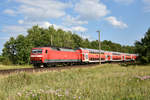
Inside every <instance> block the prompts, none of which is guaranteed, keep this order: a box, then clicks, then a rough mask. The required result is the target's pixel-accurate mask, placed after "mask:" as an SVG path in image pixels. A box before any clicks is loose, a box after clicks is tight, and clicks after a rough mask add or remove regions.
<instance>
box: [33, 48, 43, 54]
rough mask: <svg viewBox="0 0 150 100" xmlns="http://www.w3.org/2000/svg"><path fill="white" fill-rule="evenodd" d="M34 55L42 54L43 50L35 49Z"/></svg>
mask: <svg viewBox="0 0 150 100" xmlns="http://www.w3.org/2000/svg"><path fill="white" fill-rule="evenodd" d="M32 53H40V54H41V53H42V49H33V50H32Z"/></svg>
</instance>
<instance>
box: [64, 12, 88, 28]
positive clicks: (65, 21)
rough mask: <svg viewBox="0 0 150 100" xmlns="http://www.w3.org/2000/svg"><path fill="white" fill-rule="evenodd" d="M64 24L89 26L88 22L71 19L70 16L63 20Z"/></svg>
mask: <svg viewBox="0 0 150 100" xmlns="http://www.w3.org/2000/svg"><path fill="white" fill-rule="evenodd" d="M63 21H64V24H65V25H68V26H71V25H83V24H88V21H84V20H80V19H79V16H78V17H75V18H74V17H71V16H70V15H67V16H66V17H65V18H63Z"/></svg>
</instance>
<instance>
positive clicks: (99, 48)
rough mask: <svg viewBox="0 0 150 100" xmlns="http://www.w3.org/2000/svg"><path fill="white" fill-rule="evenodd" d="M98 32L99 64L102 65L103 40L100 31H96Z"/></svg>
mask: <svg viewBox="0 0 150 100" xmlns="http://www.w3.org/2000/svg"><path fill="white" fill-rule="evenodd" d="M96 32H98V37H99V64H100V65H101V40H100V31H99V30H98V31H96Z"/></svg>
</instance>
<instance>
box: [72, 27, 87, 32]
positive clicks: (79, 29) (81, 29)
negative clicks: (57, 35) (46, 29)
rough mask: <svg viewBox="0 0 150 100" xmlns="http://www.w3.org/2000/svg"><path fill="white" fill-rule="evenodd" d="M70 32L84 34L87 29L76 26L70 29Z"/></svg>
mask: <svg viewBox="0 0 150 100" xmlns="http://www.w3.org/2000/svg"><path fill="white" fill-rule="evenodd" d="M72 31H75V32H85V31H87V28H84V27H82V26H76V27H72Z"/></svg>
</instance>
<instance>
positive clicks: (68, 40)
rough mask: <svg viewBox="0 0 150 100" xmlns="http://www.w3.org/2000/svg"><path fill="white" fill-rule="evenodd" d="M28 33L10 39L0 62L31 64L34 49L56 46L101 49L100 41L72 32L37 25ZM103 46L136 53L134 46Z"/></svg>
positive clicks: (104, 44)
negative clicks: (31, 54) (31, 53)
mask: <svg viewBox="0 0 150 100" xmlns="http://www.w3.org/2000/svg"><path fill="white" fill-rule="evenodd" d="M27 33H28V34H27V35H26V36H24V35H18V36H17V37H16V38H14V37H10V39H9V40H8V41H7V42H6V43H5V44H4V48H3V50H2V55H1V56H0V61H3V62H4V63H8V64H29V63H30V52H31V49H32V48H33V47H44V46H55V47H65V48H66V47H67V48H73V49H74V48H78V47H82V48H91V49H98V47H99V42H98V40H94V41H90V40H89V39H88V38H86V39H85V38H82V37H81V36H79V35H77V34H75V33H72V32H71V31H64V30H62V29H57V30H56V29H55V28H54V27H53V26H50V27H49V28H46V29H45V28H42V27H39V26H38V25H36V26H33V27H32V28H30V29H28V30H27ZM101 44H102V47H101V48H102V50H107V51H117V52H124V53H135V51H136V48H135V47H134V46H122V45H120V44H118V43H113V42H112V41H108V40H104V41H102V42H101Z"/></svg>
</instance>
